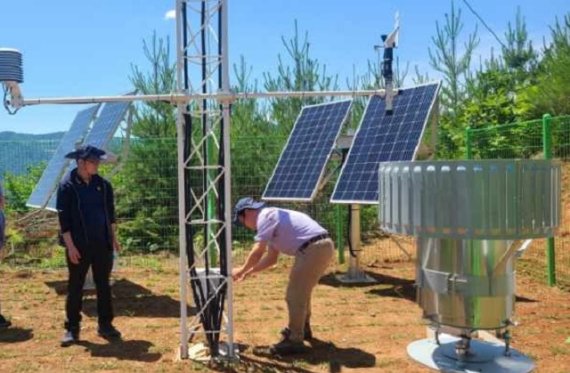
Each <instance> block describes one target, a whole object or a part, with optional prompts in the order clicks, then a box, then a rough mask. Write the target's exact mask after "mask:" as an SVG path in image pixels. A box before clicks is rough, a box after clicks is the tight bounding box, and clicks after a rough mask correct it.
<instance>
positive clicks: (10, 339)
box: [0, 327, 34, 343]
mask: <svg viewBox="0 0 570 373" xmlns="http://www.w3.org/2000/svg"><path fill="white" fill-rule="evenodd" d="M33 337H34V333H33V331H32V329H24V328H18V327H10V328H6V329H1V330H0V343H17V342H25V341H27V340H29V339H32V338H33Z"/></svg>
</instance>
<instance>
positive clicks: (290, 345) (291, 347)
mask: <svg viewBox="0 0 570 373" xmlns="http://www.w3.org/2000/svg"><path fill="white" fill-rule="evenodd" d="M305 350H306V347H305V344H304V343H303V342H302V341H292V340H290V339H289V337H284V338H283V339H282V340H281V341H280V342H279V343H276V344H274V345H273V346H271V348H270V349H269V352H271V353H272V354H273V355H282V356H283V355H291V354H298V353H300V352H304V351H305Z"/></svg>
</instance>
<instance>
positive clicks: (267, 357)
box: [240, 339, 376, 373]
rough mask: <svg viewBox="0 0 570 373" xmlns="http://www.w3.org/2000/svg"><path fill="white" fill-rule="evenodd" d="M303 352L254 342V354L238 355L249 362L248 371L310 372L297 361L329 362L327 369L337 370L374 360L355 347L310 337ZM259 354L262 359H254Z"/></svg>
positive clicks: (357, 366) (367, 366) (373, 357)
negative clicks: (282, 351) (276, 351)
mask: <svg viewBox="0 0 570 373" xmlns="http://www.w3.org/2000/svg"><path fill="white" fill-rule="evenodd" d="M309 345H310V347H308V348H307V350H306V351H305V352H302V353H299V354H294V355H290V356H279V355H273V354H271V353H270V352H269V348H270V346H256V347H254V348H253V356H241V357H240V359H241V360H242V361H243V362H244V363H245V364H246V365H247V366H248V371H249V370H253V371H257V370H259V371H267V370H274V371H283V370H285V371H290V372H309V370H306V369H304V368H302V367H299V366H295V365H294V364H293V363H294V362H297V361H301V362H304V363H305V364H310V365H319V366H322V365H323V364H327V365H328V371H329V372H334V373H336V372H340V371H341V370H342V368H343V367H346V368H370V367H373V366H374V365H375V364H376V357H375V356H374V355H373V354H371V353H368V352H366V351H363V350H361V349H358V348H339V347H337V346H335V344H334V343H331V342H325V341H322V340H319V339H313V340H311V341H310V342H309ZM255 357H259V358H262V359H259V360H258V359H256V358H255Z"/></svg>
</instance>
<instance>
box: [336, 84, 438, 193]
mask: <svg viewBox="0 0 570 373" xmlns="http://www.w3.org/2000/svg"><path fill="white" fill-rule="evenodd" d="M438 90H439V83H433V84H427V85H423V86H418V87H413V88H406V89H400V90H399V91H398V95H397V96H395V97H394V102H393V114H392V115H386V108H385V102H384V99H383V98H381V97H379V96H372V97H371V98H370V100H369V101H368V106H367V107H366V110H365V112H364V114H363V117H362V120H361V123H360V127H359V128H358V131H357V132H356V134H355V136H354V140H353V142H352V146H351V148H350V150H349V153H348V156H347V158H346V161H345V164H344V165H343V167H342V170H341V173H340V175H339V178H338V181H337V184H336V186H335V189H334V192H333V195H332V197H331V202H336V203H367V204H373V203H378V166H379V163H380V162H385V161H405V160H412V159H414V156H415V154H416V151H417V148H418V146H419V142H420V140H421V138H422V134H423V131H424V128H425V126H426V124H427V122H428V119H429V116H430V113H431V110H432V108H433V106H434V103H435V100H436V97H437V93H438Z"/></svg>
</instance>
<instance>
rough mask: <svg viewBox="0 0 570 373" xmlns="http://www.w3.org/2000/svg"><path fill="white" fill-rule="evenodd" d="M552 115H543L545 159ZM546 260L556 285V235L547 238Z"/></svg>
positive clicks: (549, 153)
mask: <svg viewBox="0 0 570 373" xmlns="http://www.w3.org/2000/svg"><path fill="white" fill-rule="evenodd" d="M551 122H552V117H551V116H550V114H544V115H543V116H542V149H543V152H544V159H552V124H551ZM546 261H547V273H546V275H547V279H548V280H547V281H548V286H554V285H556V253H555V250H554V237H550V238H548V239H547V240H546Z"/></svg>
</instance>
